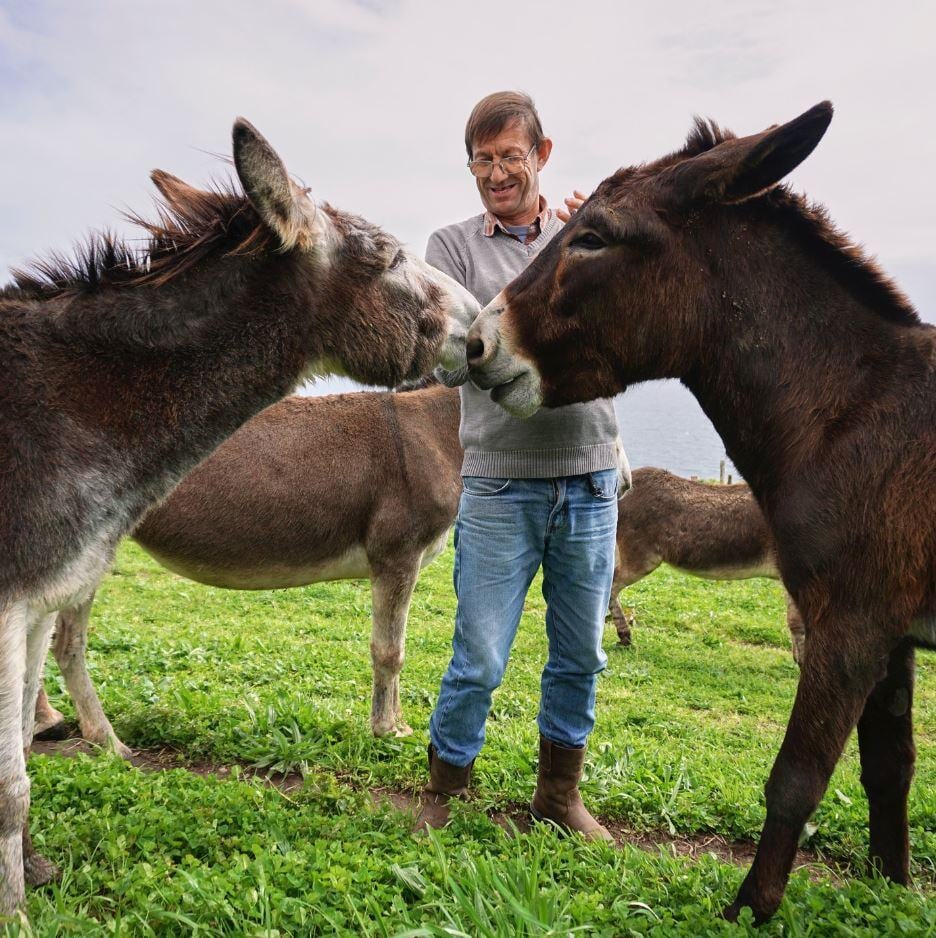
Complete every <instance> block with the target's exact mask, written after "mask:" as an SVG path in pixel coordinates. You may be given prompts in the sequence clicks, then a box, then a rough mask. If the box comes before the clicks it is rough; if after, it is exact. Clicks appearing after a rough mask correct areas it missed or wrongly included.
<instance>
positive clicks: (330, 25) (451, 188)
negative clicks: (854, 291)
mask: <svg viewBox="0 0 936 938" xmlns="http://www.w3.org/2000/svg"><path fill="white" fill-rule="evenodd" d="M934 31H936V7H934V6H933V5H932V4H924V3H916V2H905V0H892V2H890V3H888V4H886V5H885V4H883V3H880V2H873V3H871V2H865V0H849V2H840V0H828V2H818V0H810V2H802V0H784V2H778V0H770V2H762V0H743V2H735V0H724V2H707V3H701V2H699V0H692V2H686V0H668V2H666V3H657V4H635V3H627V2H620V0H614V2H610V0H599V2H588V0H580V2H578V3H574V4H573V3H569V2H567V0H566V2H554V0H541V2H537V3H533V2H515V3H499V4H498V3H489V4H468V3H456V2H442V0H436V2H429V0H264V2H262V3H259V2H249V0H223V2H220V0H198V2H192V0H186V2H179V0H160V2H159V3H144V2H134V0H87V2H81V3H76V2H67V0H0V140H2V141H3V145H2V147H0V217H2V219H3V225H2V227H0V283H3V282H5V281H6V280H7V279H8V277H9V268H10V267H12V266H16V265H20V264H23V263H24V262H26V261H27V260H28V259H29V258H30V257H33V256H36V255H37V254H41V253H43V252H45V251H47V250H48V249H50V248H55V249H59V250H61V249H67V248H68V247H69V246H70V245H71V244H72V243H74V242H75V241H76V240H77V239H80V238H81V237H82V236H83V235H84V234H85V233H86V232H87V231H88V230H91V229H95V228H101V227H111V228H114V229H116V230H118V231H125V230H127V229H126V226H125V225H124V224H123V223H122V222H121V220H120V216H119V212H120V210H121V209H124V208H133V209H137V210H143V211H145V210H146V209H147V208H148V206H149V205H150V199H151V193H152V189H151V185H150V183H149V180H148V173H149V171H150V170H151V169H153V168H154V167H160V168H162V169H166V170H168V171H170V172H172V173H174V174H176V175H178V176H181V177H183V178H184V179H186V180H187V181H189V182H191V183H193V184H204V183H205V182H207V180H208V179H210V178H211V177H212V176H218V175H219V174H221V175H223V174H224V173H225V172H226V167H225V166H224V164H222V163H220V162H219V161H218V160H217V158H216V157H214V156H212V154H219V153H220V154H229V153H230V131H231V124H232V122H233V119H234V118H235V117H236V116H237V115H243V116H245V117H247V118H248V119H249V120H250V121H252V122H253V123H254V124H255V125H256V126H257V127H258V128H259V129H260V130H261V132H262V133H264V134H265V135H266V136H267V138H268V139H269V140H270V142H271V143H272V144H273V145H274V147H276V149H277V150H278V151H279V153H280V154H281V156H282V157H283V159H284V161H285V162H286V165H287V166H288V167H289V169H290V170H291V171H292V172H293V173H294V174H295V175H296V176H297V177H298V178H300V179H302V180H303V181H304V182H305V184H306V185H308V186H310V187H311V188H312V191H313V194H314V195H315V197H316V198H320V199H326V200H328V201H330V202H332V203H333V204H335V205H337V206H339V207H341V208H343V209H348V210H352V211H355V212H357V213H358V214H361V215H364V216H365V217H367V218H369V219H370V220H371V221H374V222H377V223H379V224H381V225H383V226H384V227H385V228H387V229H388V230H389V231H391V232H392V233H393V234H395V235H396V236H397V237H399V238H401V239H402V240H404V241H406V242H407V243H409V244H411V245H412V246H413V247H414V248H416V249H417V250H419V251H420V252H422V250H423V249H424V248H425V243H426V239H427V237H428V235H429V234H430V233H431V232H432V231H433V230H434V229H435V228H438V227H441V226H442V225H445V224H449V223H451V222H453V221H459V220H461V219H463V218H466V217H468V216H470V215H473V214H476V213H477V212H478V211H479V210H480V206H479V203H478V197H477V193H476V190H475V188H474V183H473V180H472V179H471V178H470V176H469V175H468V172H467V169H466V168H465V165H464V164H465V159H466V157H465V152H464V147H463V142H462V139H463V131H464V124H465V120H466V118H467V115H468V112H469V111H470V110H471V107H472V106H473V105H474V103H475V102H476V101H477V100H478V99H479V98H481V97H482V96H483V95H485V94H487V93H489V92H491V91H494V90H498V89H503V88H520V89H522V90H525V91H527V92H529V93H530V94H531V95H532V96H533V97H534V99H535V100H536V103H537V106H538V108H539V111H540V115H541V117H542V120H543V123H544V127H545V129H546V132H547V133H548V134H549V135H550V136H551V137H552V138H553V141H554V145H555V146H554V150H553V155H552V157H551V159H550V162H549V164H548V166H546V167H545V169H544V171H543V174H542V177H541V182H542V187H543V191H544V193H545V195H546V196H547V198H548V200H549V201H550V203H551V204H554V205H555V204H558V203H560V202H561V199H562V197H563V196H565V195H567V194H569V193H571V191H572V189H573V188H578V189H584V190H585V191H591V189H593V188H594V187H595V186H596V185H597V184H598V182H600V181H601V179H603V178H604V177H605V176H607V175H609V174H610V173H611V172H612V171H614V170H615V169H616V168H617V167H619V166H622V165H629V164H632V163H637V162H641V161H644V160H650V159H653V158H655V157H657V156H660V155H662V154H663V153H666V152H669V151H671V150H673V149H675V148H676V147H678V146H679V145H681V143H682V141H683V140H684V139H685V136H686V133H687V131H688V129H689V126H690V122H691V119H692V117H693V115H695V114H700V115H704V116H708V117H712V118H714V119H716V120H717V121H718V122H719V123H721V124H722V125H723V126H727V127H729V128H731V129H732V130H734V131H736V132H738V133H742V134H746V133H754V132H757V131H759V130H762V129H763V128H764V127H766V126H768V125H770V124H773V123H778V122H782V121H785V120H788V119H790V118H792V117H794V116H796V115H797V114H799V113H801V112H802V111H804V110H806V109H807V108H808V107H810V106H811V105H813V104H815V103H816V102H817V101H820V100H823V99H826V98H829V99H831V100H832V101H833V103H834V105H835V108H836V115H835V119H834V120H833V122H832V125H831V127H830V129H829V131H828V133H827V134H826V136H825V138H824V140H823V141H822V143H821V144H820V145H819V147H818V148H817V150H816V151H815V152H814V153H813V154H812V156H810V157H809V159H807V160H806V161H805V162H804V163H803V164H802V165H801V166H800V167H798V168H797V169H796V171H795V172H794V173H793V174H792V176H791V177H790V181H791V182H792V184H793V186H794V188H796V189H798V190H801V191H805V192H806V193H807V194H808V195H809V196H810V197H811V198H813V199H815V200H818V201H821V202H822V203H824V204H825V205H826V206H827V207H828V209H829V211H830V212H831V215H832V217H833V218H834V219H835V221H836V223H837V224H838V225H839V227H841V228H842V229H844V230H845V231H847V232H849V233H850V234H851V235H852V237H854V238H855V239H856V240H857V241H860V242H861V243H862V244H864V245H865V246H866V248H867V249H868V251H869V252H870V253H871V254H873V255H876V256H877V257H878V259H879V260H880V262H881V264H882V265H883V267H884V269H885V270H887V271H888V272H889V273H891V274H892V275H893V276H894V277H895V278H896V279H897V281H898V283H899V284H900V285H901V286H902V287H903V288H904V290H905V291H906V292H907V293H908V294H909V296H910V298H911V300H912V301H913V302H914V303H915V304H916V306H917V308H918V310H919V311H920V313H921V315H922V316H923V318H924V319H927V320H928V321H930V322H934V321H936V237H934V235H936V184H934V182H933V173H932V167H933V166H934V165H936V126H934V124H933V119H932V117H933V100H934V94H933V90H932V72H933V65H934V64H936V62H934V59H936V56H934V53H933V34H934Z"/></svg>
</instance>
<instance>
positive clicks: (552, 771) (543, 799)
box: [530, 736, 614, 843]
mask: <svg viewBox="0 0 936 938" xmlns="http://www.w3.org/2000/svg"><path fill="white" fill-rule="evenodd" d="M584 765H585V750H584V748H583V749H566V748H565V747H564V746H558V745H556V743H553V742H550V741H549V740H548V739H546V738H545V737H543V736H540V746H539V774H538V777H537V779H536V791H535V792H534V794H533V801H532V802H531V803H530V813H531V814H532V815H533V817H534V818H535V819H536V820H537V821H552V823H553V824H556V825H557V826H558V827H560V828H561V829H562V830H564V831H566V832H567V833H571V832H573V831H574V832H576V833H578V834H581V835H582V836H583V837H584V838H585V839H586V840H609V841H611V842H612V843H613V842H614V838H613V837H612V836H611V834H610V833H608V831H607V830H606V829H605V828H604V827H602V826H601V825H600V824H599V823H598V822H597V821H596V820H595V819H594V818H593V817H592V816H591V815H590V814H589V813H588V810H587V809H586V807H585V805H584V804H583V803H582V796H581V794H580V793H579V790H578V783H579V781H580V780H581V778H582V768H583V767H584Z"/></svg>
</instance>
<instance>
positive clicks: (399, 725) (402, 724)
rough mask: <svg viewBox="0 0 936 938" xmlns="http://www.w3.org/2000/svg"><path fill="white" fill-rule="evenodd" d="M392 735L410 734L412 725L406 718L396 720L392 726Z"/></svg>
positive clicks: (411, 733)
mask: <svg viewBox="0 0 936 938" xmlns="http://www.w3.org/2000/svg"><path fill="white" fill-rule="evenodd" d="M393 735H394V736H412V735H413V727H411V726H410V725H409V723H407V722H406V720H397V721H396V723H395V724H394V727H393Z"/></svg>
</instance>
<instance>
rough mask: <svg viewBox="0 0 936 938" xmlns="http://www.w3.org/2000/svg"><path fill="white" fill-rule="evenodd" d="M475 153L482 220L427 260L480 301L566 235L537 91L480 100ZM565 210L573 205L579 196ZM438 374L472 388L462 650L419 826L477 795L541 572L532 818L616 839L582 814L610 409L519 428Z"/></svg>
mask: <svg viewBox="0 0 936 938" xmlns="http://www.w3.org/2000/svg"><path fill="white" fill-rule="evenodd" d="M465 146H466V149H467V151H468V159H469V162H468V168H469V170H470V171H471V173H472V175H473V176H474V179H475V183H476V185H477V187H478V194H479V195H480V196H481V203H482V205H483V206H484V212H483V214H481V215H477V216H475V217H473V218H469V219H468V220H467V221H464V222H460V223H458V224H454V225H449V226H448V227H446V228H442V229H440V230H439V231H436V232H435V233H434V234H433V235H432V236H431V237H430V239H429V245H428V248H427V250H426V260H427V261H428V262H429V263H430V264H432V265H433V266H435V267H437V268H438V269H439V270H442V271H444V272H445V273H447V274H448V275H449V276H451V277H454V278H455V279H456V280H458V281H459V283H461V284H463V285H464V286H465V287H466V288H467V289H468V290H469V291H470V292H471V293H473V294H474V296H475V298H476V299H477V300H478V301H479V302H480V303H481V305H482V306H484V305H485V304H487V303H488V302H490V300H492V299H493V298H494V297H495V296H496V295H497V294H498V293H499V292H500V290H501V289H502V288H503V287H504V286H506V285H507V284H508V283H509V282H510V281H511V280H513V279H514V278H515V277H516V276H517V275H518V274H519V273H520V272H521V271H522V270H523V269H524V268H525V267H526V266H527V264H529V263H530V261H531V260H532V259H533V258H534V257H535V256H536V255H537V253H539V251H540V250H541V249H542V248H543V247H544V246H545V245H546V244H547V243H548V242H549V240H550V239H551V238H553V237H554V236H555V235H556V234H557V233H558V232H559V231H560V230H561V228H562V220H561V218H560V217H559V216H558V215H557V213H556V212H554V211H552V210H551V209H550V208H548V207H547V205H546V201H545V199H544V198H543V197H542V196H541V195H540V190H539V174H540V171H541V170H542V169H543V167H544V166H545V165H546V163H547V161H548V160H549V155H550V152H551V151H552V141H551V140H550V139H549V138H548V137H546V136H545V135H544V134H543V130H542V126H541V124H540V120H539V116H538V115H537V112H536V109H535V107H534V105H533V102H532V100H531V99H530V98H529V97H528V96H527V95H525V94H520V93H517V92H498V93H496V94H492V95H488V96H487V97H486V98H484V99H483V100H482V101H480V102H479V103H478V104H477V105H476V106H475V108H474V110H473V111H472V112H471V116H470V117H469V118H468V124H467V127H466V129H465ZM566 202H567V204H568V205H569V208H570V210H574V209H575V208H576V207H577V206H578V205H580V204H581V197H580V194H579V193H576V198H574V199H567V200H566ZM564 217H565V218H566V219H567V218H568V215H564ZM439 377H440V379H441V380H442V381H443V382H444V383H446V384H449V385H452V386H454V385H456V384H457V385H461V428H460V437H461V442H462V445H463V447H464V450H465V457H464V463H463V465H462V481H463V495H462V499H461V503H460V506H459V513H458V520H457V522H456V526H455V568H454V582H455V592H456V595H457V598H458V608H457V612H456V617H455V635H454V638H453V640H452V648H453V655H452V659H451V662H450V663H449V666H448V669H447V670H446V672H445V675H444V677H443V678H442V687H441V690H440V693H439V699H438V701H437V703H436V707H435V710H434V712H433V714H432V718H431V720H430V727H429V734H430V740H431V742H430V746H429V783H428V785H427V786H426V789H425V791H424V793H423V797H422V800H421V810H420V814H419V817H418V819H417V823H416V828H417V829H422V828H425V827H427V826H428V827H441V826H442V825H444V824H445V823H446V822H447V820H448V817H449V804H448V803H449V800H450V799H451V798H452V797H464V795H465V793H466V790H467V787H468V783H469V779H470V775H471V768H472V765H473V763H474V760H475V756H476V755H477V754H478V752H479V751H480V749H481V746H482V743H483V742H484V725H485V721H486V719H487V715H488V711H489V710H490V706H491V694H492V692H493V691H494V689H495V688H496V687H497V686H498V685H499V684H500V682H501V679H502V677H503V674H504V669H505V668H506V665H507V658H508V654H509V652H510V647H511V644H512V643H513V640H514V636H515V635H516V631H517V626H518V625H519V622H520V615H521V613H522V611H523V602H524V598H525V596H526V593H527V590H528V589H529V586H530V583H531V581H532V580H533V577H534V575H535V574H536V571H537V569H538V568H539V567H540V566H542V568H543V595H544V598H545V599H546V634H547V637H548V641H549V656H548V661H547V663H546V666H545V668H544V670H543V675H542V683H541V696H540V709H539V715H538V718H537V723H538V726H539V731H540V747H539V773H538V779H537V784H536V791H535V794H534V795H533V800H532V803H531V811H532V813H533V816H534V817H535V818H537V819H540V820H548V821H552V822H554V823H555V824H557V825H559V826H560V827H561V828H563V829H565V830H567V831H577V832H579V833H581V834H583V835H584V836H585V837H587V838H589V839H608V840H610V839H611V837H610V834H609V833H608V831H607V830H605V828H604V827H602V826H601V825H600V824H599V823H598V822H597V821H596V820H595V819H594V818H593V817H592V816H591V814H589V813H588V811H587V810H586V809H585V806H584V805H583V803H582V799H581V795H580V794H579V790H578V783H579V780H580V779H581V775H582V768H583V765H584V760H585V744H586V741H587V739H588V735H589V733H590V732H591V729H592V726H593V725H594V711H595V685H596V682H597V676H598V674H599V673H600V672H601V671H602V670H603V669H604V667H605V665H606V663H607V659H606V658H605V655H604V653H603V651H602V648H601V637H602V632H603V627H604V617H605V613H606V611H607V608H608V597H609V593H610V588H611V577H612V573H613V568H614V550H615V526H616V521H617V498H618V451H619V443H618V440H617V435H618V430H617V421H616V419H615V414H614V409H613V406H612V403H611V401H610V400H604V401H594V402H591V403H588V404H575V405H572V406H570V407H562V408H558V409H556V410H541V411H540V412H539V413H538V414H536V415H535V416H533V417H532V418H530V419H529V420H518V419H517V418H514V417H511V416H510V415H508V414H507V413H506V412H505V411H503V410H502V409H501V408H500V407H498V406H497V405H496V404H495V403H494V402H493V401H492V400H491V399H490V395H489V393H488V392H487V391H481V390H479V389H477V388H476V387H474V385H472V384H471V383H470V382H466V378H467V370H463V371H460V372H457V373H441V374H439ZM622 455H623V454H622Z"/></svg>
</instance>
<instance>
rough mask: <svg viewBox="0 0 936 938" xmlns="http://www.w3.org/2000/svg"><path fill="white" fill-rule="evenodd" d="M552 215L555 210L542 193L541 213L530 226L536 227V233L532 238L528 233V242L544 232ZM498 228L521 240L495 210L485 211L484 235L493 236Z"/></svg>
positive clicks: (510, 236) (486, 236) (508, 235)
mask: <svg viewBox="0 0 936 938" xmlns="http://www.w3.org/2000/svg"><path fill="white" fill-rule="evenodd" d="M552 215H553V211H552V209H551V208H550V207H549V206H548V205H547V204H546V198H545V197H544V196H542V195H541V196H540V197H539V213H538V214H537V216H536V218H534V219H533V221H532V223H531V224H530V227H531V228H533V229H535V234H533V237H532V238H531V237H530V236H529V235H527V242H530V241H533V240H534V239H535V238H537V237H539V235H540V234H541V233H542V231H543V229H544V228H545V227H546V225H547V223H548V222H549V220H550V219H551V218H552ZM498 229H500V230H501V231H502V232H503V233H504V234H505V235H507V237H508V238H514V239H515V240H519V238H517V237H516V235H514V234H512V233H511V232H509V231H508V230H507V227H506V225H504V223H503V222H502V221H501V220H500V219H499V218H498V217H497V216H496V215H495V214H494V213H493V212H485V213H484V237H485V238H493V237H494V232H495V231H497V230H498Z"/></svg>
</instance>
